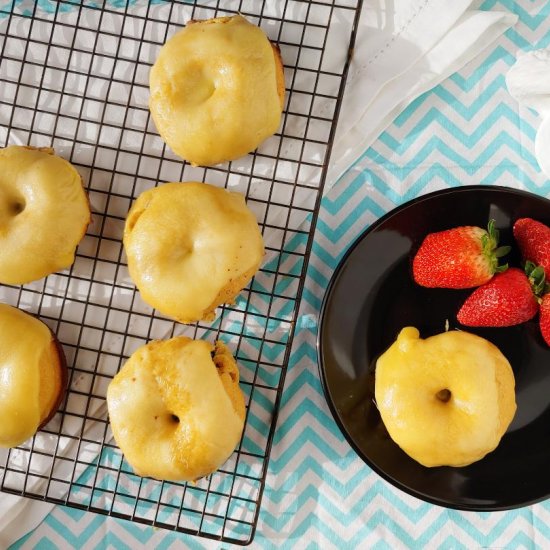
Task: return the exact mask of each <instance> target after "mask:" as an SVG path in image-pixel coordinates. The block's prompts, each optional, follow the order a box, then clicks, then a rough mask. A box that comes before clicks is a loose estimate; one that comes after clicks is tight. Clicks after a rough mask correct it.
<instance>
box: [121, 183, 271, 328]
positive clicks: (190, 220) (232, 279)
mask: <svg viewBox="0 0 550 550" xmlns="http://www.w3.org/2000/svg"><path fill="white" fill-rule="evenodd" d="M124 247H125V250H126V255H127V257H128V268H129V271H130V275H131V277H132V280H133V281H134V283H135V284H136V286H137V287H138V289H139V291H140V292H141V296H142V298H143V300H145V301H146V302H147V303H148V304H149V305H151V306H153V307H154V308H156V309H158V310H159V311H160V312H161V313H164V314H165V315H168V316H170V317H173V318H175V319H177V320H178V321H181V322H183V323H192V322H195V321H198V320H200V319H211V318H212V317H213V312H214V310H215V308H216V307H217V306H218V305H220V304H222V303H226V302H230V301H232V300H233V298H234V297H235V295H236V294H237V293H238V292H240V291H241V290H242V289H243V288H244V287H245V286H246V284H248V282H249V281H250V279H251V278H252V276H253V275H254V273H255V272H256V271H257V270H258V268H259V266H260V262H261V260H262V258H263V254H264V246H263V240H262V236H261V233H260V230H259V227H258V223H257V222H256V218H255V217H254V215H253V214H252V212H251V211H250V210H249V209H248V207H247V206H246V203H245V200H244V197H243V196H242V195H241V194H239V193H234V192H229V191H226V190H225V189H220V188H218V187H215V186H213V185H208V184H205V183H196V182H191V183H167V184H164V185H161V186H160V187H156V188H153V189H150V190H148V191H145V192H144V193H142V194H141V195H140V196H139V197H138V199H137V200H136V202H135V203H134V205H133V206H132V208H131V209H130V212H129V213H128V217H127V219H126V224H125V228H124Z"/></svg>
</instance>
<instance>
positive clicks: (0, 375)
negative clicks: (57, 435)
mask: <svg viewBox="0 0 550 550" xmlns="http://www.w3.org/2000/svg"><path fill="white" fill-rule="evenodd" d="M0 350H1V351H0V418H1V419H2V421H1V422H0V447H5V448H9V447H16V446H17V445H20V444H21V443H23V442H24V441H26V440H27V439H29V437H32V436H33V435H34V434H35V433H36V432H37V431H38V430H39V429H40V428H41V427H42V426H45V425H46V424H47V423H48V422H49V420H50V419H51V417H52V416H53V415H54V414H55V412H56V410H57V408H58V406H59V403H60V402H61V399H62V398H63V395H64V391H65V386H66V381H67V372H66V366H65V356H64V355H63V350H62V349H61V346H60V345H59V343H58V342H57V340H56V338H55V337H54V336H53V334H52V333H51V331H50V329H49V328H48V327H47V326H46V325H45V324H44V323H42V321H39V320H38V319H36V318H35V317H32V316H31V315H29V314H28V313H24V312H23V311H21V310H20V309H17V308H14V307H11V306H8V305H6V304H0Z"/></svg>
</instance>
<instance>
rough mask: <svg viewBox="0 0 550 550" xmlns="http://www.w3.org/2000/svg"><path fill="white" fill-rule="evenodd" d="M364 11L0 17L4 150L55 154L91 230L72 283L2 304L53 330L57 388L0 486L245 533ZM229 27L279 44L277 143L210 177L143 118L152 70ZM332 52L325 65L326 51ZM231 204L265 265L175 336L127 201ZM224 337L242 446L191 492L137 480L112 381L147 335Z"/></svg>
mask: <svg viewBox="0 0 550 550" xmlns="http://www.w3.org/2000/svg"><path fill="white" fill-rule="evenodd" d="M360 4H361V0H276V1H273V0H266V1H262V0H224V1H222V0H212V1H208V0H203V1H202V2H201V1H195V2H193V1H179V2H166V1H162V0H160V1H159V0H157V1H155V2H146V1H140V0H130V1H127V2H120V1H116V2H115V1H112V2H106V3H104V4H101V3H92V2H90V3H88V2H86V3H84V2H80V1H77V0H66V1H60V2H53V1H49V2H22V3H21V2H11V5H9V2H8V6H7V7H6V2H3V3H2V5H3V6H4V7H1V6H0V146H6V145H8V144H30V145H34V146H42V147H44V146H51V147H54V149H55V151H56V153H57V154H59V155H61V156H62V157H64V158H66V159H68V160H69V161H71V162H72V163H73V164H74V165H75V166H76V167H77V169H78V170H79V172H80V174H81V175H82V177H83V180H84V182H85V184H86V188H87V190H88V193H89V197H90V202H91V205H92V211H93V222H92V224H91V225H90V227H89V229H88V233H87V235H86V237H85V238H84V240H83V241H82V243H81V244H80V246H79V248H78V253H77V258H76V261H75V263H74V265H73V266H72V267H71V268H70V269H69V270H67V271H64V272H61V273H57V274H54V275H51V276H49V277H47V278H46V279H43V280H40V281H37V282H35V283H32V284H28V285H24V286H22V287H12V286H0V301H3V302H7V303H10V304H12V305H16V306H19V307H21V308H23V309H25V310H28V311H30V312H32V313H34V314H36V315H38V316H39V317H40V319H42V320H43V321H44V322H46V323H47V324H48V325H49V326H50V328H51V329H52V330H53V331H54V332H55V333H56V334H57V336H58V338H59V340H60V342H61V343H62V345H63V348H64V350H65V354H66V356H67V362H68V366H69V388H68V392H67V396H66V398H65V400H64V402H63V403H62V406H61V408H60V410H59V412H58V413H57V414H56V416H55V417H54V418H53V420H52V421H51V422H50V423H49V424H48V425H47V426H46V427H45V429H43V430H42V431H40V432H39V433H38V434H37V435H36V436H35V437H34V438H33V439H32V440H29V441H28V442H26V443H25V444H23V445H22V446H21V447H19V448H17V449H12V450H9V451H8V450H3V451H0V490H2V491H4V492H7V493H13V494H17V495H23V496H26V497H30V498H35V499H40V500H46V501H49V502H54V503H60V504H65V505H69V506H73V507H77V508H80V509H85V510H91V511H94V512H97V513H102V514H108V515H111V516H115V517H119V518H125V519H130V520H133V521H137V522H140V523H145V524H150V525H155V526H158V527H163V528H166V529H171V530H177V531H182V532H186V533H191V534H196V535H201V536H205V537H209V538H213V539H217V540H224V541H228V542H233V543H237V544H247V543H249V542H250V541H251V540H252V538H253V536H254V531H255V527H256V524H257V520H258V514H259V507H260V501H261V497H262V492H263V489H264V484H265V481H266V473H267V464H268V458H269V453H270V448H271V444H272V439H273V434H274V429H275V423H276V416H277V410H278V406H279V401H280V398H281V392H282V388H283V382H284V375H285V368H286V365H287V363H288V359H289V354H290V348H291V343H292V337H293V333H294V323H295V320H296V315H297V309H298V305H299V301H300V297H301V294H302V288H303V284H304V277H305V270H306V266H307V258H308V254H309V251H310V249H311V245H312V238H313V229H314V226H315V221H316V213H317V210H318V207H319V203H320V199H321V193H322V189H323V185H324V177H325V172H326V162H327V159H328V155H329V153H330V148H331V146H332V140H333V138H334V131H335V120H336V117H337V113H338V110H339V106H340V102H341V99H342V94H343V89H344V88H343V87H344V82H345V76H346V72H347V68H348V62H349V52H350V51H351V50H350V49H349V48H350V47H351V46H352V44H353V41H354V38H355V29H356V26H357V22H358V17H359V12H360ZM236 12H240V13H242V14H243V15H244V16H245V17H247V18H248V19H249V20H251V21H252V22H254V23H256V24H259V25H260V26H261V27H262V28H263V29H264V30H265V31H266V33H267V34H268V36H269V37H270V39H271V40H273V41H274V42H276V43H278V45H279V46H280V48H281V53H282V58H283V61H284V65H285V78H286V88H287V92H286V104H285V110H284V116H283V122H282V125H281V128H280V130H279V132H278V133H277V134H276V135H275V136H273V137H272V138H270V139H268V140H267V141H266V142H265V143H264V144H263V145H262V146H261V147H260V148H259V149H258V150H257V151H255V152H254V153H253V154H251V155H248V156H246V157H244V158H242V159H239V160H237V161H234V162H232V163H228V164H225V165H221V166H216V167H212V168H208V169H204V168H194V167H192V166H190V165H188V164H186V163H183V162H182V161H181V160H180V159H179V158H178V157H176V156H175V155H174V154H173V153H172V152H171V151H170V150H169V149H168V148H167V147H166V146H165V145H164V144H163V142H162V140H161V139H160V137H159V136H158V135H157V133H156V130H155V128H154V126H153V124H152V122H151V120H150V116H149V111H148V108H147V99H148V72H149V68H150V66H151V65H152V63H153V62H154V59H155V57H156V55H157V53H158V50H159V48H160V47H161V45H162V44H163V43H164V42H165V40H166V39H167V37H169V36H171V35H172V34H173V33H174V32H175V31H176V30H177V29H178V28H180V27H182V26H183V25H184V24H185V23H186V22H187V21H188V20H189V19H206V18H210V17H216V16H221V15H228V14H233V13H236ZM327 52H330V53H327ZM191 180H195V181H207V182H210V183H213V184H216V185H219V186H225V187H228V188H231V189H233V190H237V191H241V192H242V193H244V194H245V195H246V198H247V203H248V205H249V207H250V208H251V209H252V210H253V211H254V212H255V214H256V215H257V217H258V220H259V221H260V225H261V228H262V230H263V234H264V239H265V243H266V252H267V255H266V259H265V262H264V265H263V267H262V269H261V270H260V272H259V273H258V274H257V275H256V277H255V279H254V281H253V282H252V284H251V285H250V287H249V288H247V289H246V290H244V291H243V292H242V293H241V295H240V296H239V298H238V300H237V302H236V303H235V304H234V305H231V306H225V307H223V308H221V309H220V310H219V315H218V317H217V319H216V320H215V321H214V322H213V323H199V324H197V325H196V326H184V325H180V324H177V323H174V322H172V321H170V320H168V319H166V318H164V317H163V316H161V315H159V314H158V313H157V312H156V311H154V310H152V309H151V308H149V307H148V306H147V305H145V304H144V303H143V302H142V301H141V299H140V297H139V294H138V293H137V291H136V289H135V287H134V285H133V284H132V282H131V280H130V278H129V276H128V272H127V267H126V263H125V257H124V254H123V249H122V244H121V235H122V228H123V224H124V219H125V216H126V213H127V211H128V209H129V207H130V204H131V202H132V201H133V199H135V198H136V197H137V196H138V194H139V193H140V192H141V191H143V190H144V189H147V188H150V187H152V186H154V185H157V184H159V183H162V182H165V181H191ZM176 334H187V335H189V336H191V337H203V338H207V339H209V340H211V341H213V340H214V339H216V338H221V339H222V340H224V341H225V342H226V343H227V344H228V345H229V347H230V348H231V350H232V351H233V352H234V353H235V355H236V358H237V361H238V363H239V366H240V370H241V378H242V384H241V387H242V389H243V391H244V393H245V396H246V402H247V419H246V423H245V430H244V434H243V437H242V440H241V442H240V444H239V446H238V448H237V450H236V451H235V453H234V454H233V456H232V457H231V458H230V459H229V461H228V462H227V463H226V464H225V465H224V466H223V467H222V468H221V469H220V470H219V471H218V472H216V473H215V474H213V475H211V476H209V477H208V478H206V479H202V480H200V481H199V482H197V483H196V484H178V483H166V482H160V481H156V480H152V479H144V478H139V477H138V476H136V475H134V474H133V472H132V469H131V468H130V466H129V465H128V464H127V462H125V460H124V458H123V456H122V455H121V453H120V451H119V450H118V448H117V447H116V444H115V443H114V441H113V440H112V434H111V431H110V428H109V424H108V419H107V411H106V406H105V393H106V388H107V385H108V383H109V381H110V380H111V379H112V377H113V376H114V375H115V374H116V372H117V371H118V369H119V368H120V366H121V365H122V364H123V362H124V361H125V360H126V358H127V357H128V356H129V355H130V354H131V353H132V352H133V351H134V350H135V349H136V348H137V347H139V346H140V345H142V344H144V343H145V342H146V341H148V340H150V339H154V338H167V337H170V336H172V335H176Z"/></svg>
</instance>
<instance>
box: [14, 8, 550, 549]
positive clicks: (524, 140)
mask: <svg viewBox="0 0 550 550" xmlns="http://www.w3.org/2000/svg"><path fill="white" fill-rule="evenodd" d="M482 8H484V9H492V8H498V9H505V10H509V11H511V12H514V13H516V14H518V16H519V18H520V20H519V23H518V24H517V25H516V27H515V28H513V29H512V30H510V31H508V32H507V33H506V34H505V35H504V36H503V37H502V38H501V39H500V40H499V41H498V43H497V44H496V45H495V46H494V47H492V48H490V50H488V51H486V52H485V53H484V54H482V55H481V56H479V57H478V58H477V59H476V60H475V61H473V62H471V63H470V64H469V65H467V66H466V67H465V68H464V69H463V70H462V71H460V73H458V74H455V75H453V76H452V77H451V78H449V79H448V80H447V81H445V82H444V83H443V84H442V85H440V86H438V87H437V88H435V89H433V90H432V91H431V92H429V93H427V94H425V95H423V96H422V97H420V98H419V99H418V100H416V101H415V102H414V103H413V104H412V105H411V106H410V107H409V108H408V109H407V110H406V111H405V112H403V113H402V114H401V115H400V116H399V118H398V119H397V120H396V121H395V122H394V124H393V125H392V126H391V127H390V128H389V129H388V130H387V131H386V132H385V133H384V134H383V135H382V136H381V137H380V138H379V140H378V141H377V142H376V143H375V144H374V146H373V147H371V148H370V149H369V150H368V151H366V152H365V153H364V155H363V157H362V158H361V160H360V161H359V162H358V163H357V164H356V166H354V167H353V169H352V170H350V171H349V172H348V173H347V174H346V175H344V176H343V177H342V179H341V180H340V181H339V182H338V183H337V184H336V185H335V187H334V188H333V189H332V190H331V191H330V193H329V194H328V195H327V196H325V197H324V200H323V203H322V211H321V215H320V220H319V224H318V228H317V234H316V241H315V246H314V249H313V253H312V257H311V264H310V267H309V273H308V280H307V287H306V291H305V294H304V300H303V303H302V309H301V315H300V318H299V330H298V334H297V338H296V340H295V345H294V350H293V354H292V359H291V364H290V367H289V372H288V375H287V379H286V386H285V390H284V396H283V403H282V411H281V415H280V418H279V422H278V429H277V432H276V435H275V442H274V448H273V453H272V458H271V462H270V466H269V475H268V479H267V488H266V491H265V494H264V499H263V505H262V512H261V514H260V523H259V525H258V532H257V534H256V537H255V539H254V542H253V544H252V547H255V548H278V547H284V548H289V547H296V548H323V549H328V548H338V549H344V548H392V549H396V548H469V549H470V548H487V547H489V548H520V547H521V548H527V549H531V548H550V500H548V501H546V502H543V503H541V504H537V505H534V506H530V507H527V508H523V509H519V510H515V511H509V512H502V513H464V512H458V511H453V510H447V509H444V508H439V507H436V506H432V505H430V504H427V503H424V502H422V501H420V500H417V499H415V498H413V497H409V496H408V495H406V494H404V493H401V492H400V491H398V490H396V489H394V488H393V487H392V486H390V485H388V484H387V483H386V482H384V481H382V479H380V478H379V477H378V476H377V475H376V474H375V473H373V472H372V471H371V470H370V469H369V468H368V467H367V466H365V465H364V463H363V462H362V461H361V460H360V459H359V458H358V457H357V456H356V454H355V453H354V451H353V450H352V449H351V448H350V447H349V445H348V444H347V443H346V441H345V440H344V437H343V436H342V434H341V433H340V431H339V429H338V428H337V426H336V424H335V422H334V421H333V419H332V417H331V415H330V412H329V410H328V407H327V405H326V403H325V400H324V397H323V394H322V391H321V386H320V383H319V376H318V372H317V360H316V350H315V338H316V331H317V316H318V311H319V306H320V303H321V299H322V297H323V293H324V291H325V289H326V287H327V284H328V281H329V278H330V276H331V273H332V272H333V270H334V268H335V267H336V265H337V263H338V260H339V258H340V257H341V256H342V255H343V253H344V251H345V250H346V249H347V247H348V246H349V245H350V244H351V243H352V242H353V241H354V239H355V238H356V237H357V235H358V234H359V233H360V232H362V231H363V230H364V229H365V228H366V227H367V226H368V225H369V224H371V223H372V222H373V221H374V220H376V219H377V218H379V217H380V216H382V215H383V214H384V213H385V212H387V211H388V210H390V209H392V208H393V207H395V206H396V205H399V204H401V203H403V202H404V201H406V200H409V199H411V198H413V197H416V196H418V195H420V194H423V193H426V192H428V191H433V190H435V189H439V188H443V187H448V186H459V185H466V184H486V185H493V184H498V185H506V186H510V187H517V188H524V189H527V190H529V191H531V192H534V193H538V194H540V195H543V196H547V197H550V181H549V180H547V179H545V177H544V176H543V175H542V174H541V172H540V171H539V169H538V166H537V164H536V161H535V158H534V155H533V151H534V137H535V132H536V129H537V127H538V124H539V122H540V121H539V119H538V118H537V115H536V114H535V113H533V112H531V111H528V110H524V109H521V108H519V107H518V105H517V104H516V103H515V101H514V100H513V99H512V98H511V97H510V96H509V94H508V92H507V90H506V86H505V81H504V77H505V74H506V72H507V71H508V69H509V67H510V66H511V65H512V64H513V63H514V61H515V57H516V53H517V52H518V51H519V50H530V49H536V48H544V47H549V46H550V3H549V2H548V1H547V0H521V1H518V2H514V1H512V0H500V1H498V0H487V1H486V2H484V3H483V4H482ZM139 545H144V546H146V547H147V548H203V547H208V548H219V547H220V545H219V544H216V543H211V542H208V541H204V540H202V539H198V538H193V537H188V536H184V535H179V534H175V533H169V532H165V531H162V530H158V529H153V528H149V527H144V526H140V525H134V524H132V523H129V522H125V521H119V520H114V519H111V518H105V517H103V516H98V515H94V514H89V513H84V512H81V511H77V510H73V509H68V508H64V507H57V508H55V509H54V510H53V512H52V513H51V514H50V515H49V516H48V517H47V518H46V520H45V521H44V522H43V523H42V524H41V525H40V526H39V527H38V528H37V529H36V530H35V531H33V532H31V533H30V534H28V535H27V536H25V537H24V538H23V539H22V540H20V541H18V542H17V543H16V544H14V545H13V546H12V548H14V549H15V548H40V549H45V548H82V549H88V548H117V549H122V548H137V547H138V546H139ZM223 547H224V548H227V545H224V546H223Z"/></svg>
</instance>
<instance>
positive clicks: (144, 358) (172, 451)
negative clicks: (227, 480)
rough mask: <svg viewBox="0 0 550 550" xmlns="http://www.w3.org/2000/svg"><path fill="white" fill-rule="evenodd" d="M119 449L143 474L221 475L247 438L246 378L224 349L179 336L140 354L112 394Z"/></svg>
mask: <svg viewBox="0 0 550 550" xmlns="http://www.w3.org/2000/svg"><path fill="white" fill-rule="evenodd" d="M107 406H108V409H109V418H110V421H111V428H112V430H113V435H114V438H115V441H116V442H117V445H118V446H119V447H120V449H121V450H122V452H123V453H124V455H125V457H126V460H127V461H128V462H129V463H130V465H131V466H132V468H133V469H134V471H135V472H136V474H138V475H140V476H147V477H154V478H156V479H161V480H171V481H193V480H196V479H199V478H201V477H204V476H206V475H208V474H211V473H212V472H214V471H215V470H217V469H218V468H219V467H220V466H221V465H222V464H223V463H224V462H225V461H226V460H227V459H228V458H229V456H230V455H231V453H232V452H233V450H234V449H235V447H236V445H237V443H238V442H239V440H240V438H241V434H242V431H243V426H244V417H245V404H244V397H243V394H242V392H241V390H240V388H239V370H238V368H237V365H236V363H235V360H234V359H233V356H232V355H231V353H230V352H229V351H228V350H227V348H226V347H225V346H224V344H222V343H221V342H217V343H216V346H215V347H214V346H212V345H211V344H209V343H208V342H206V341H204V340H191V339H190V338H187V337H185V336H177V337H175V338H172V339H170V340H165V341H153V342H150V343H149V344H147V345H145V346H142V347H140V348H139V349H138V350H137V351H135V352H134V353H133V354H132V356H131V357H130V359H128V361H127V362H126V363H125V365H124V366H123V367H122V369H121V370H120V372H119V373H118V374H117V375H116V376H115V377H114V379H113V380H112V381H111V383H110V384H109V387H108V389H107Z"/></svg>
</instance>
